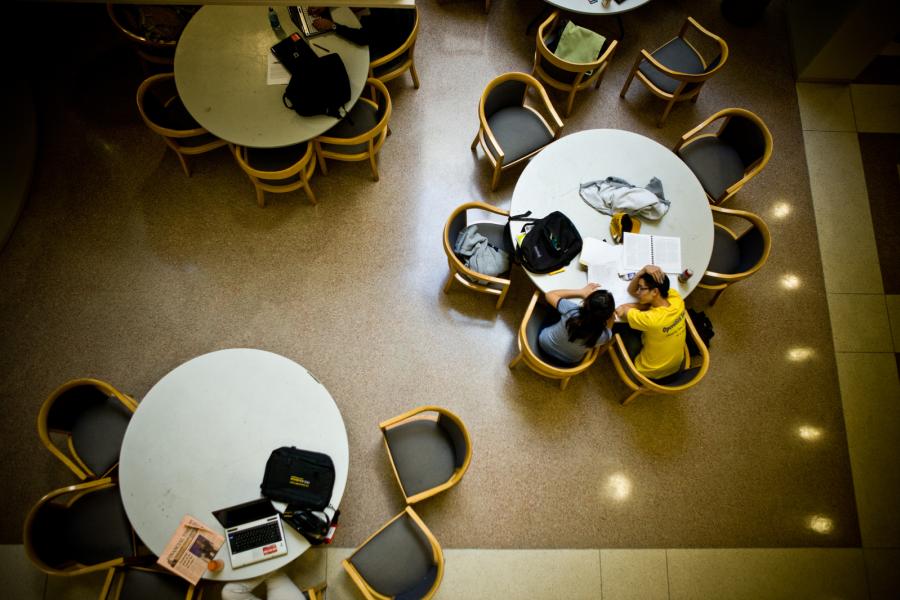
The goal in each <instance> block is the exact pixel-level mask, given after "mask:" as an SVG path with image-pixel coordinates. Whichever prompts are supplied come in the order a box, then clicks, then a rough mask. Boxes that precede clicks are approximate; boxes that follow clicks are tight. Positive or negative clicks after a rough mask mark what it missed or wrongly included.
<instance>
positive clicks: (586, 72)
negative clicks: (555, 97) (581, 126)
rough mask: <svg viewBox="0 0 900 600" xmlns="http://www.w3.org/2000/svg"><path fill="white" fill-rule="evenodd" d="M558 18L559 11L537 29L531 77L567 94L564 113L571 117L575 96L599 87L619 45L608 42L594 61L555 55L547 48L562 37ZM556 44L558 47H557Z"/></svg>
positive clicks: (555, 11)
mask: <svg viewBox="0 0 900 600" xmlns="http://www.w3.org/2000/svg"><path fill="white" fill-rule="evenodd" d="M559 15H560V13H559V10H554V11H553V12H552V13H551V14H550V16H549V17H547V19H546V20H545V21H544V22H543V23H541V26H540V27H538V32H537V40H536V42H535V44H536V50H535V53H534V67H533V68H532V70H531V74H532V75H534V76H535V77H537V78H538V79H540V80H541V81H543V82H544V83H545V84H546V85H549V86H550V87H552V88H555V89H557V90H560V91H563V92H566V109H565V111H564V112H563V114H564V115H565V116H566V117H568V116H569V114H570V113H571V112H572V104H573V103H574V102H575V94H576V93H578V92H580V91H581V90H586V89H588V88H589V87H590V86H591V85H593V86H594V89H597V88H599V87H600V82H601V81H602V80H603V75H605V74H606V68H607V67H608V66H609V60H610V58H612V55H613V53H614V52H615V51H616V48H617V46H618V44H619V42H618V41H617V40H607V41H606V42H605V43H604V45H603V48H601V50H600V53H599V54H598V55H597V59H596V60H594V61H591V62H587V63H574V62H569V61H567V60H563V59H561V58H559V57H558V56H556V54H554V53H553V51H552V50H551V49H550V48H549V47H548V45H547V44H548V42H549V41H550V40H551V39H553V40H556V41H558V39H559V36H560V35H561V34H562V32H561V31H559V20H560V19H559ZM554 30H556V31H554ZM553 45H554V46H555V44H553Z"/></svg>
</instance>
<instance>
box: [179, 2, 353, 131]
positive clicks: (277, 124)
mask: <svg viewBox="0 0 900 600" xmlns="http://www.w3.org/2000/svg"><path fill="white" fill-rule="evenodd" d="M275 11H276V13H278V17H279V20H280V22H281V26H282V28H284V31H285V32H287V33H288V34H290V33H292V32H293V31H296V29H297V28H296V27H295V26H294V24H293V22H292V21H291V20H290V16H289V15H288V13H287V7H286V6H277V7H275ZM278 41H279V40H278V36H277V35H276V34H275V32H274V31H273V30H272V27H271V26H270V25H269V17H268V9H267V7H265V6H204V7H203V8H201V9H200V10H199V11H198V12H197V14H196V15H194V17H193V18H192V19H191V20H190V22H189V23H188V25H187V27H185V29H184V32H183V33H182V34H181V38H180V39H179V41H178V47H177V49H176V51H175V85H176V87H177V88H178V94H179V95H180V96H181V99H182V101H183V102H184V105H185V107H186V108H187V109H188V112H190V113H191V116H193V117H194V119H196V120H197V122H198V123H200V125H202V126H203V127H205V128H206V129H207V130H208V131H209V132H210V133H212V134H213V135H215V136H217V137H220V138H222V139H223V140H227V141H229V142H232V143H235V144H239V145H241V146H248V147H251V148H280V147H283V146H290V145H293V144H299V143H300V142H304V141H306V140H310V139H312V138H314V137H316V136H317V135H320V134H322V133H324V132H325V131H327V130H328V129H330V128H331V127H332V126H333V125H334V124H335V123H337V122H338V120H337V119H335V118H334V117H329V116H326V115H316V116H313V117H301V116H300V115H298V114H297V113H296V112H294V111H293V110H291V109H289V108H287V107H285V106H284V104H283V103H282V100H281V97H282V94H284V90H285V88H286V87H287V86H286V84H278V85H267V83H266V73H267V69H268V56H269V55H270V54H271V51H270V48H271V47H272V46H273V45H274V44H276V43H277V42H278ZM311 41H314V42H315V43H316V44H318V45H319V46H321V47H323V48H326V49H328V50H331V51H332V52H337V53H338V54H339V55H340V57H341V59H342V60H343V61H344V66H346V67H347V76H348V77H349V79H350V101H349V102H348V103H347V104H346V109H347V110H348V111H349V109H350V107H352V106H353V104H354V103H355V102H356V100H357V99H358V98H359V96H360V94H361V93H362V90H363V87H364V86H365V83H366V77H367V76H368V73H369V49H368V47H366V46H357V45H356V44H353V43H351V42H348V41H346V40H344V39H343V38H340V37H338V36H337V35H336V34H333V33H329V34H325V35H319V36H316V37H315V38H313V39H312V40H311ZM313 51H314V52H317V53H319V54H320V55H321V54H324V52H322V50H320V49H317V48H315V46H313ZM310 85H315V82H311V83H310Z"/></svg>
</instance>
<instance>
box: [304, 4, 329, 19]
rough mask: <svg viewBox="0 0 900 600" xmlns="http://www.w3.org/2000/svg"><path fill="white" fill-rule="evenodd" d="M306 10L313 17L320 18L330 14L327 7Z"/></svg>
mask: <svg viewBox="0 0 900 600" xmlns="http://www.w3.org/2000/svg"><path fill="white" fill-rule="evenodd" d="M306 10H307V11H308V12H309V14H310V15H311V16H313V17H320V16H322V15H325V14H328V12H327V11H328V8H327V7H325V6H310V7H308V8H307V9H306Z"/></svg>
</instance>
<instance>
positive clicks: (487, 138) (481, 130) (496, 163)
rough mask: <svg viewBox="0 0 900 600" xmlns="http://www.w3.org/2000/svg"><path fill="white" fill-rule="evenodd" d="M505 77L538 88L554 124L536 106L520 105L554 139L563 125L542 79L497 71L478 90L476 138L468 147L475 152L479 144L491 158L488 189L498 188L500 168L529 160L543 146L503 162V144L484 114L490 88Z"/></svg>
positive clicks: (523, 74) (507, 79)
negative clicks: (480, 89) (497, 74)
mask: <svg viewBox="0 0 900 600" xmlns="http://www.w3.org/2000/svg"><path fill="white" fill-rule="evenodd" d="M506 81H521V82H523V83H525V84H526V85H527V86H529V87H532V88H534V89H535V90H536V91H537V93H538V96H539V97H540V99H541V101H542V102H543V106H544V108H545V110H546V111H547V113H548V115H549V117H550V119H551V120H552V121H553V124H554V126H555V128H554V127H551V126H550V124H549V123H547V120H546V119H545V118H544V115H542V114H541V113H540V112H538V111H537V110H536V109H535V108H533V107H531V106H523V107H524V108H526V109H527V110H530V111H531V112H533V113H534V114H535V115H537V117H538V118H539V119H540V120H541V122H542V123H543V124H544V127H546V128H547V131H548V132H549V133H550V134H552V135H553V139H554V140H555V139H558V138H559V134H560V132H561V131H562V128H563V122H562V119H560V118H559V114H557V112H556V109H555V108H553V103H552V102H550V97H549V96H548V95H547V90H545V89H544V86H543V85H541V82H540V81H538V80H537V79H535V78H534V77H533V76H531V75H529V74H528V73H518V72H511V73H504V74H503V75H500V76H499V77H497V78H495V79H493V80H492V81H491V82H490V83H488V84H487V87H486V88H484V92H482V94H481V100H479V102H478V123H479V126H478V133H476V134H475V139H474V140H473V141H472V147H471V148H472V151H473V152H474V151H475V148H476V147H477V146H478V145H479V144H481V149H482V150H484V154H485V156H487V158H488V160H489V161H490V162H491V166H492V167H493V174H492V176H491V191H493V190H495V189H496V188H497V181H498V180H499V179H500V173H501V171H503V170H504V169H507V168H509V167H512V166H514V165H517V164H519V163H521V162H524V161H526V160H528V159H529V158H531V157H532V156H534V155H535V154H537V153H538V152H540V151H541V150H543V149H544V148H545V146H542V147H540V148H538V149H536V150H534V151H533V152H530V153H528V154H526V155H525V156H523V157H521V158H519V159H517V160H514V161H512V162H509V163H505V162H504V158H505V155H504V153H503V148H502V147H501V146H500V143H499V142H497V138H496V137H494V132H493V131H491V127H490V125H488V120H487V116H486V115H485V114H484V103H485V102H486V101H487V99H488V96H489V95H490V93H491V91H492V90H493V89H494V88H495V87H497V86H498V85H499V84H501V83H504V82H506ZM527 93H528V92H527V89H526V95H527ZM488 142H490V145H489V144H488ZM491 146H493V147H494V148H496V149H497V154H498V155H497V156H494V155H493V154H492V153H491V150H490V147H491Z"/></svg>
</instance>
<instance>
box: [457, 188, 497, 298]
mask: <svg viewBox="0 0 900 600" xmlns="http://www.w3.org/2000/svg"><path fill="white" fill-rule="evenodd" d="M470 210H471V211H484V212H488V213H493V214H495V215H500V216H503V217H508V216H509V212H507V211H505V210H503V209H502V208H497V207H496V206H491V205H490V204H486V203H484V202H466V203H465V204H462V205H460V206H458V207H456V208H455V209H454V210H453V213H452V214H451V215H450V218H448V219H447V223H446V224H444V254H446V255H447V264H448V266H449V267H450V275H449V276H448V277H447V282H446V283H445V284H444V293H445V294H446V293H448V292H449V291H450V286H451V285H452V284H453V282H454V281H457V282H459V283H460V284H461V285H463V286H464V287H467V288H469V289H470V290H474V291H476V292H480V293H483V294H490V295H493V296H497V305H496V307H497V308H498V309H499V308H500V307H501V306H503V301H504V300H505V299H506V294H507V293H508V292H509V285H510V278H509V271H507V272H506V273H499V274H497V275H486V274H484V273H479V272H478V271H474V270H472V269H470V268H469V267H467V266H466V265H465V263H464V262H463V261H462V259H461V258H460V257H459V256H457V255H456V253H455V252H454V250H453V249H454V246H455V244H456V239H457V237H458V236H459V234H460V232H461V231H462V230H463V229H465V228H466V227H468V226H470V225H475V226H476V227H477V228H478V233H480V234H481V235H483V236H485V237H486V238H487V239H488V243H489V244H491V245H493V246H494V247H496V248H503V247H504V245H505V242H504V228H505V225H504V223H498V222H496V221H484V220H481V221H476V220H474V219H470V215H469V211H470Z"/></svg>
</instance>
